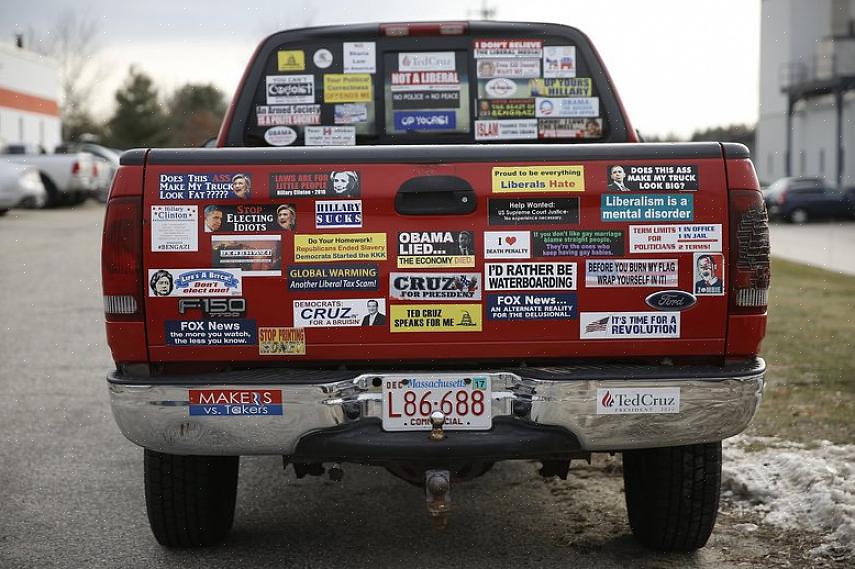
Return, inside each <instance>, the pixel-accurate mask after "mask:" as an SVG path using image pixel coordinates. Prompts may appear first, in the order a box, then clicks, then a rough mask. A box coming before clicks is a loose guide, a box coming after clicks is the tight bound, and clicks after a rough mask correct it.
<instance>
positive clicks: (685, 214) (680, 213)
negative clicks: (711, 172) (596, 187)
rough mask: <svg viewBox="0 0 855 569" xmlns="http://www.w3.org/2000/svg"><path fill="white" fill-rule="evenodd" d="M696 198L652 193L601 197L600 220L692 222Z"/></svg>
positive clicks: (685, 195)
mask: <svg viewBox="0 0 855 569" xmlns="http://www.w3.org/2000/svg"><path fill="white" fill-rule="evenodd" d="M694 217H695V196H693V195H692V194H649V195H632V196H627V195H621V194H602V195H601V196H600V221H604V222H610V221H611V222H615V221H619V222H626V221H634V222H639V221H649V222H656V221H693V220H694Z"/></svg>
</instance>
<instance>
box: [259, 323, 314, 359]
mask: <svg viewBox="0 0 855 569" xmlns="http://www.w3.org/2000/svg"><path fill="white" fill-rule="evenodd" d="M258 355H260V356H305V355H306V330H305V329H303V328H280V327H267V326H265V327H262V328H259V329H258Z"/></svg>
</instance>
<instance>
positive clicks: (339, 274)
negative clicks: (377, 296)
mask: <svg viewBox="0 0 855 569" xmlns="http://www.w3.org/2000/svg"><path fill="white" fill-rule="evenodd" d="M379 275H380V268H379V266H378V265H377V263H335V264H328V265H327V264H306V265H289V266H288V290H299V291H313V290H377V289H378V288H380V280H379Z"/></svg>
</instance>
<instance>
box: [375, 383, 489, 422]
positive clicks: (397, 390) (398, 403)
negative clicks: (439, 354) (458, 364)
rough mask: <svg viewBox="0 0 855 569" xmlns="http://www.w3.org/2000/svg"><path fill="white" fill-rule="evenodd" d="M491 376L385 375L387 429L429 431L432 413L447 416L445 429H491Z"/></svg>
mask: <svg viewBox="0 0 855 569" xmlns="http://www.w3.org/2000/svg"><path fill="white" fill-rule="evenodd" d="M491 383H492V382H491V378H490V376H489V375H471V376H460V375H458V376H449V375H395V376H384V377H383V429H385V430H387V431H429V430H431V422H430V415H431V413H433V412H434V411H440V412H442V414H443V415H445V425H444V427H443V428H444V429H447V430H449V431H453V430H488V429H490V427H492V424H493V419H492V417H493V409H492V403H491V402H492V397H491V393H492V392H491Z"/></svg>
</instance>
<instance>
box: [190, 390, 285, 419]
mask: <svg viewBox="0 0 855 569" xmlns="http://www.w3.org/2000/svg"><path fill="white" fill-rule="evenodd" d="M189 391H190V393H189V399H190V415H191V416H212V417H222V416H232V417H233V416H247V415H249V416H259V415H282V390H281V389H191V390H189Z"/></svg>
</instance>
